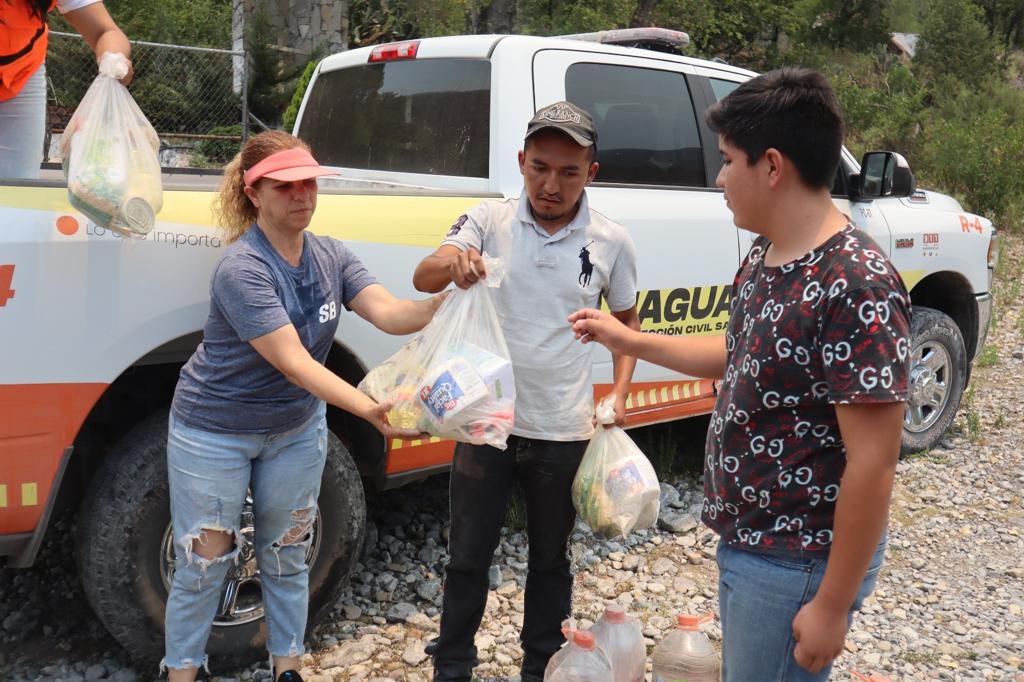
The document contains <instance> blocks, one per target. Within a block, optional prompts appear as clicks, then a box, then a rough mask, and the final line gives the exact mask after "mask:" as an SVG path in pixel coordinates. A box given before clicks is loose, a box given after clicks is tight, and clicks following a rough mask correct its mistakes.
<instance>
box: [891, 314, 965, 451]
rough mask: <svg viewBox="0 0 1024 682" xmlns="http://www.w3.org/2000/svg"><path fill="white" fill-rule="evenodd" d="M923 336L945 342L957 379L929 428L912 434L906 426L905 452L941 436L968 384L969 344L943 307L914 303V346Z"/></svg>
mask: <svg viewBox="0 0 1024 682" xmlns="http://www.w3.org/2000/svg"><path fill="white" fill-rule="evenodd" d="M922 336H924V337H926V338H931V339H936V340H940V341H944V342H945V343H944V345H945V346H946V347H947V350H948V351H949V353H950V359H951V361H952V363H953V374H954V377H953V379H954V381H953V386H952V388H951V390H952V391H953V393H952V394H951V395H950V396H949V400H948V402H947V403H946V407H945V408H944V410H943V412H942V414H941V415H940V416H939V420H938V421H937V422H935V424H933V425H932V426H931V428H929V429H928V430H927V431H925V432H923V433H919V434H910V433H908V432H907V431H906V429H904V431H903V438H902V443H901V445H900V453H901V454H902V455H907V454H911V453H914V452H921V451H923V450H928V449H930V448H932V447H935V445H937V444H938V443H939V442H940V441H941V440H942V438H943V436H944V435H945V433H946V431H947V430H948V429H949V427H950V425H951V424H952V423H953V420H954V419H955V418H956V413H957V411H958V410H959V409H960V400H961V398H962V397H963V394H964V391H965V390H966V388H967V376H968V362H967V346H966V344H965V343H964V338H963V335H962V334H961V333H960V328H959V327H957V325H956V322H954V321H953V320H952V318H950V317H949V316H948V315H946V314H945V313H944V312H942V311H941V310H935V309H934V308H926V307H924V306H914V310H913V319H912V321H911V348H913V347H915V346H916V345H917V341H918V340H919V339H920V338H921V337H922Z"/></svg>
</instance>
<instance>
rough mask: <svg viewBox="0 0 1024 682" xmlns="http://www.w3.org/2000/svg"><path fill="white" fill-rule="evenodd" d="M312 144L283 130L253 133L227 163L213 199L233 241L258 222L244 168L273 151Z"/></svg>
mask: <svg viewBox="0 0 1024 682" xmlns="http://www.w3.org/2000/svg"><path fill="white" fill-rule="evenodd" d="M296 147H300V148H302V149H305V150H306V151H309V145H307V144H306V143H305V142H303V141H302V140H300V139H299V138H297V137H295V136H294V135H290V134H288V133H286V132H284V131H281V130H268V131H266V132H262V133H259V134H258V135H253V136H252V137H250V138H249V139H248V140H247V141H246V143H245V146H243V147H242V150H241V151H240V152H238V154H236V155H235V158H233V159H232V160H231V162H230V163H228V165H227V166H225V167H224V180H223V181H222V182H221V185H220V191H219V192H218V193H217V197H216V198H215V199H214V202H213V215H214V217H215V218H216V220H217V224H218V225H219V226H220V229H221V231H223V233H224V238H225V239H226V240H227V242H228V243H229V244H230V243H231V242H233V241H235V240H237V239H238V238H239V237H241V236H242V235H243V234H245V231H246V230H248V229H249V227H250V226H251V225H252V224H253V223H254V222H256V215H257V211H256V207H255V206H254V205H253V203H252V201H251V200H250V199H249V197H247V196H245V179H244V177H245V172H246V171H247V170H249V169H250V168H252V167H253V166H255V165H256V164H257V163H259V162H260V161H262V160H263V159H265V158H267V157H268V156H270V155H271V154H276V153H277V152H280V151H284V150H286V149H294V148H296Z"/></svg>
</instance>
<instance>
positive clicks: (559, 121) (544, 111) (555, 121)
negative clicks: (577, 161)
mask: <svg viewBox="0 0 1024 682" xmlns="http://www.w3.org/2000/svg"><path fill="white" fill-rule="evenodd" d="M547 129H552V130H560V131H561V132H563V133H565V134H566V135H568V136H569V137H571V138H572V139H573V141H574V142H576V144H578V145H580V146H581V147H592V146H595V145H596V144H597V130H596V129H595V128H594V120H593V119H592V118H591V117H590V114H589V113H587V110H586V109H581V108H580V107H578V106H576V105H575V104H573V103H572V102H555V103H554V104H549V105H548V106H546V107H541V109H540V111H538V112H537V113H536V114H534V115H533V118H531V119H530V123H529V124H528V125H527V126H526V137H530V135H533V134H534V133H536V132H539V131H541V130H547Z"/></svg>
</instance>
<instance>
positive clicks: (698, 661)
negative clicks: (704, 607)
mask: <svg viewBox="0 0 1024 682" xmlns="http://www.w3.org/2000/svg"><path fill="white" fill-rule="evenodd" d="M711 618H712V615H711V614H710V613H708V614H705V615H704V616H691V615H680V616H677V618H676V621H677V626H676V629H675V630H674V631H673V632H671V633H669V634H668V635H666V636H665V638H664V639H662V640H661V641H660V642H659V643H658V645H657V646H656V647H654V655H653V656H652V659H653V663H654V675H653V681H654V682H718V680H719V678H720V677H721V670H722V659H721V657H720V656H719V654H718V651H716V650H715V647H714V646H713V645H712V644H711V640H709V639H708V636H707V635H705V634H704V633H703V632H701V630H700V626H701V623H705V622H707V621H709V620H711Z"/></svg>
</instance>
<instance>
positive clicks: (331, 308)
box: [320, 301, 338, 324]
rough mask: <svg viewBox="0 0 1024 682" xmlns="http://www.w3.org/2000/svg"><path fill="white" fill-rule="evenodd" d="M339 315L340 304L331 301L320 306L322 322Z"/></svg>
mask: <svg viewBox="0 0 1024 682" xmlns="http://www.w3.org/2000/svg"><path fill="white" fill-rule="evenodd" d="M337 316H338V305H337V304H336V303H335V302H334V301H331V302H330V303H324V304H323V305H322V306H320V324H323V323H324V322H328V321H330V320H333V319H334V318H336V317H337Z"/></svg>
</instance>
